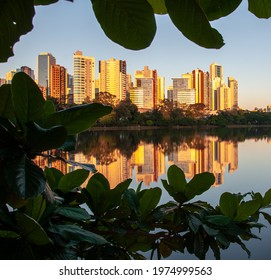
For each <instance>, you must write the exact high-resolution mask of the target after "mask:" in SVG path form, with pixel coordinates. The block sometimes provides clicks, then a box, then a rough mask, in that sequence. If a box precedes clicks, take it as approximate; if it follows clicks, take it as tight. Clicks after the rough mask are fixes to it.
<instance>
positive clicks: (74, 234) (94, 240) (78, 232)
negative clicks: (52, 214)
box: [48, 225, 108, 245]
mask: <svg viewBox="0 0 271 280" xmlns="http://www.w3.org/2000/svg"><path fill="white" fill-rule="evenodd" d="M48 230H49V231H50V232H52V233H56V234H59V235H61V236H62V237H63V238H64V239H65V240H66V241H78V242H80V241H82V242H88V243H90V244H94V245H103V244H106V243H108V242H107V241H106V239H104V238H103V237H102V236H100V235H98V234H95V233H93V232H90V231H87V230H84V229H82V228H80V227H79V226H77V225H53V226H51V227H50V228H49V229H48Z"/></svg>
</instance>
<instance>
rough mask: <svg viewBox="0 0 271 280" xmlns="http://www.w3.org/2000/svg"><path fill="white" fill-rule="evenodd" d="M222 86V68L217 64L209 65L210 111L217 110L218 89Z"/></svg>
mask: <svg viewBox="0 0 271 280" xmlns="http://www.w3.org/2000/svg"><path fill="white" fill-rule="evenodd" d="M222 84H224V77H223V67H222V66H221V65H218V64H217V63H212V64H211V65H210V86H211V88H210V91H211V92H210V97H211V98H210V99H211V100H210V109H211V110H219V105H218V100H219V95H218V92H217V91H218V88H219V87H220V86H221V85H222Z"/></svg>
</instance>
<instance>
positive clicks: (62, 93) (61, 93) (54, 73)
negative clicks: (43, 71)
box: [50, 64, 68, 104]
mask: <svg viewBox="0 0 271 280" xmlns="http://www.w3.org/2000/svg"><path fill="white" fill-rule="evenodd" d="M50 84H51V97H54V98H56V99H57V100H58V102H60V104H66V103H68V98H67V93H68V74H67V70H66V68H65V67H64V66H61V65H57V64H55V65H52V67H51V82H50Z"/></svg>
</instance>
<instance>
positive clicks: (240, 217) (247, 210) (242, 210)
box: [234, 199, 261, 221]
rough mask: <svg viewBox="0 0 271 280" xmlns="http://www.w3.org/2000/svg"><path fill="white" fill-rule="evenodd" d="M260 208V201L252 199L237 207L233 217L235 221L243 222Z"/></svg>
mask: <svg viewBox="0 0 271 280" xmlns="http://www.w3.org/2000/svg"><path fill="white" fill-rule="evenodd" d="M260 207H261V201H260V200H258V199H254V200H251V201H246V202H243V203H241V204H240V205H239V207H238V209H237V213H236V215H235V217H234V220H235V221H245V220H247V219H248V218H249V217H250V216H251V215H253V214H254V213H255V212H256V211H258V210H259V208H260Z"/></svg>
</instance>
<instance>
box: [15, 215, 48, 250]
mask: <svg viewBox="0 0 271 280" xmlns="http://www.w3.org/2000/svg"><path fill="white" fill-rule="evenodd" d="M15 219H16V221H17V224H18V226H19V228H20V230H21V233H22V235H23V237H24V238H25V239H27V240H28V241H29V242H31V243H33V244H36V245H46V244H50V243H52V241H51V240H50V238H49V237H48V236H47V234H46V232H45V231H44V229H43V228H42V227H41V226H40V224H39V223H37V222H36V221H35V220H34V219H33V218H31V217H29V216H28V215H26V214H24V213H16V214H15Z"/></svg>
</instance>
